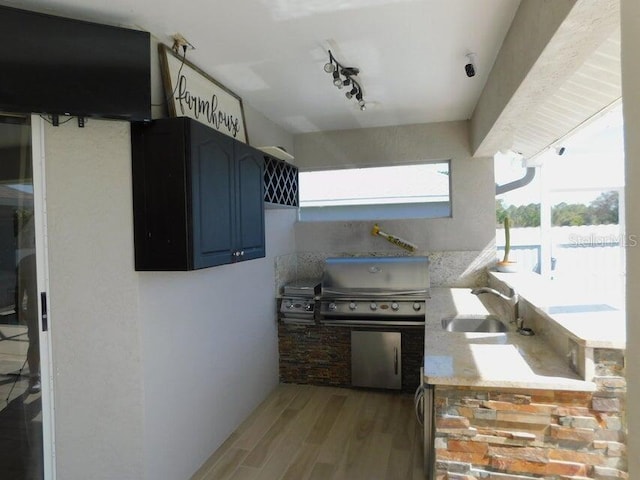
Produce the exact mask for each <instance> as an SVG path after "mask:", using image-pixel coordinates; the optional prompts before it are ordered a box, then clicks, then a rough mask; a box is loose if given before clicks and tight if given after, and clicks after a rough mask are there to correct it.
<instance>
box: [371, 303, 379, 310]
mask: <svg viewBox="0 0 640 480" xmlns="http://www.w3.org/2000/svg"><path fill="white" fill-rule="evenodd" d="M369 308H370V309H371V310H374V311H375V310H377V309H378V305H376V303H375V302H371V303H370V304H369Z"/></svg>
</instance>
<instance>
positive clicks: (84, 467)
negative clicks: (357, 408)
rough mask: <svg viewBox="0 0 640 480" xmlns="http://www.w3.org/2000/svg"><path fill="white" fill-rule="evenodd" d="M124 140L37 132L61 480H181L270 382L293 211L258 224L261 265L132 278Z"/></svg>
mask: <svg viewBox="0 0 640 480" xmlns="http://www.w3.org/2000/svg"><path fill="white" fill-rule="evenodd" d="M247 123H248V128H249V132H250V135H251V132H252V131H253V133H254V135H252V140H253V138H256V139H257V140H258V141H260V142H264V143H262V144H269V145H283V146H289V147H290V146H291V145H292V144H293V140H292V137H291V136H290V135H288V134H286V133H285V132H283V131H282V130H281V129H279V128H278V127H276V126H274V125H273V124H271V123H270V122H269V121H268V119H266V118H265V117H264V116H262V115H261V114H259V113H258V112H256V111H254V110H252V109H248V115H247ZM251 129H253V130H251ZM129 132H130V129H129V124H128V123H126V122H115V121H98V120H94V119H89V120H88V121H87V125H86V127H85V128H84V129H79V128H78V127H77V125H76V123H75V122H69V123H67V124H64V125H61V126H60V127H57V128H54V127H51V126H47V128H46V135H45V145H46V147H45V148H46V151H45V155H46V175H47V207H48V227H49V229H48V239H49V270H50V278H51V282H50V283H51V291H50V307H51V311H50V313H51V326H52V328H51V335H52V352H53V366H54V369H55V383H54V392H55V402H56V403H55V407H56V410H55V417H54V420H55V425H56V462H57V473H58V478H64V479H69V480H75V479H78V480H84V479H85V478H87V476H86V475H87V472H91V478H96V479H109V480H111V479H116V478H117V479H118V480H129V479H136V480H137V479H153V480H164V479H166V480H175V479H179V478H180V479H182V478H184V479H186V478H189V477H190V476H191V475H192V474H193V473H194V472H195V471H196V470H197V469H198V468H199V466H200V465H201V464H202V463H203V462H204V461H205V460H206V459H207V457H208V456H209V455H210V454H211V452H212V451H214V450H215V449H216V448H217V447H218V446H219V445H220V444H221V443H222V442H223V441H224V440H225V438H226V437H227V436H228V435H229V434H230V433H231V431H233V429H234V428H236V427H237V426H238V424H239V423H240V422H241V421H242V420H244V418H245V417H246V416H247V415H248V413H249V412H250V411H251V410H252V409H253V408H254V407H255V406H256V405H257V404H258V403H259V402H260V401H261V400H262V399H263V398H264V397H265V396H266V395H267V394H268V393H269V392H270V390H271V389H272V388H273V387H274V386H275V385H276V384H277V382H278V357H277V331H276V324H275V308H276V307H275V300H274V278H275V273H274V264H275V262H274V257H275V256H278V255H283V254H287V253H291V252H293V251H294V239H293V230H292V225H293V223H294V221H295V218H296V213H295V211H294V210H290V209H289V210H268V211H267V212H266V219H265V223H266V233H267V245H266V247H267V257H266V258H264V259H259V260H253V261H249V262H246V263H243V264H240V265H230V266H224V267H218V268H212V269H207V270H204V271H199V272H183V273H172V274H170V273H159V272H158V273H149V272H147V273H144V274H141V273H138V272H135V271H134V263H133V218H132V215H133V212H132V199H131V151H130V133H129ZM247 298H251V302H247V301H246V299H247Z"/></svg>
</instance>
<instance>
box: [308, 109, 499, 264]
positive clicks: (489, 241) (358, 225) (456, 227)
mask: <svg viewBox="0 0 640 480" xmlns="http://www.w3.org/2000/svg"><path fill="white" fill-rule="evenodd" d="M468 127H469V123H468V122H466V121H461V122H446V123H436V124H422V125H407V126H398V127H382V128H367V129H359V130H346V131H334V132H320V133H309V134H303V135H297V136H296V137H295V150H296V163H297V165H298V166H299V167H300V169H301V170H311V169H323V168H324V169H328V168H337V167H356V166H376V165H388V164H394V163H398V164H409V163H420V162H424V161H428V160H448V159H450V160H451V175H452V177H451V178H452V202H453V215H452V217H451V218H436V219H415V220H392V221H389V220H385V221H384V222H381V225H383V227H384V229H385V230H386V231H388V232H389V233H393V234H394V235H397V236H399V237H402V238H405V239H406V240H409V241H411V242H413V243H415V244H417V245H418V247H419V250H420V251H421V252H426V253H428V252H432V251H482V250H485V249H487V248H489V249H491V248H494V244H495V228H494V224H495V220H494V216H495V213H494V211H495V186H494V177H493V159H491V158H471V154H470V151H469V144H468V138H469V137H468V134H469V131H468ZM372 224H373V222H300V223H297V224H296V247H297V249H298V251H300V252H309V251H324V252H354V253H355V252H366V251H369V252H373V251H380V250H389V249H394V248H395V247H394V246H392V245H390V244H388V243H387V242H385V241H384V240H383V239H381V238H379V237H373V236H371V234H370V232H371V226H372Z"/></svg>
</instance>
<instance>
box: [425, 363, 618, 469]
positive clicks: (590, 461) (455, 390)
mask: <svg viewBox="0 0 640 480" xmlns="http://www.w3.org/2000/svg"><path fill="white" fill-rule="evenodd" d="M506 368H508V367H506ZM624 411H625V409H624V391H623V390H617V389H607V390H606V391H599V392H593V393H590V392H571V391H549V390H507V389H500V390H497V389H486V388H476V387H448V386H447V387H444V386H437V387H436V389H435V421H436V431H435V452H436V479H437V480H474V479H478V480H480V479H490V480H493V479H495V480H534V479H540V478H545V479H563V480H564V479H566V480H570V479H573V480H583V479H589V478H592V479H614V478H615V479H619V478H623V479H624V478H628V474H627V473H626V470H627V460H626V447H625V441H626V433H625V428H624V425H625V424H626V423H625V420H624V418H623V416H624V415H623V412H624Z"/></svg>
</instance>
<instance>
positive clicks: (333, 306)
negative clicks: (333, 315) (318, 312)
mask: <svg viewBox="0 0 640 480" xmlns="http://www.w3.org/2000/svg"><path fill="white" fill-rule="evenodd" d="M337 308H338V306H337V305H336V304H335V303H330V304H329V310H331V311H334V310H335V309H337Z"/></svg>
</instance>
